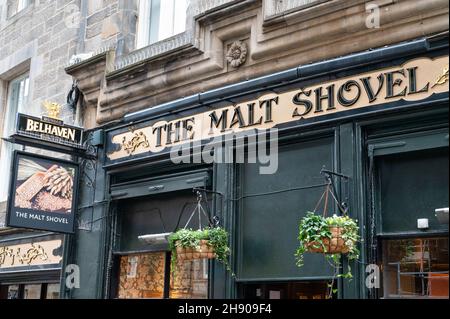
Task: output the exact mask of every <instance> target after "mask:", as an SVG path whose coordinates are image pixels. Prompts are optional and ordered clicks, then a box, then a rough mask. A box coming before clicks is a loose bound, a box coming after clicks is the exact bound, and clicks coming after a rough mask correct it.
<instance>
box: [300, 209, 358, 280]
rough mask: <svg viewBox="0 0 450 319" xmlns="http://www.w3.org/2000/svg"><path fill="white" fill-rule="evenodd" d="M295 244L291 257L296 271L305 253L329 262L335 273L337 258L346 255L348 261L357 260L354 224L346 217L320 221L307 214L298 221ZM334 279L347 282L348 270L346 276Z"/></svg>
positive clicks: (338, 260)
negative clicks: (293, 256) (317, 255)
mask: <svg viewBox="0 0 450 319" xmlns="http://www.w3.org/2000/svg"><path fill="white" fill-rule="evenodd" d="M298 240H299V241H300V245H299V247H298V249H297V252H296V254H295V256H296V258H297V266H299V267H302V266H303V255H304V254H305V253H307V252H309V253H321V254H324V255H325V256H326V258H327V259H330V260H331V261H332V262H333V266H334V267H335V269H336V271H337V270H338V269H339V267H340V256H341V255H346V256H347V258H348V259H349V260H356V259H358V258H359V250H358V247H357V243H358V241H359V227H358V223H357V221H356V220H353V219H351V218H350V217H348V216H336V215H333V216H332V217H323V216H319V215H316V214H315V213H312V212H308V213H307V214H306V216H305V217H304V218H303V219H302V220H301V221H300V224H299V233H298ZM337 276H338V277H344V278H351V277H352V275H351V269H350V266H349V268H348V272H347V273H346V274H343V275H337Z"/></svg>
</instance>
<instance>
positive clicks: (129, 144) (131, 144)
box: [122, 132, 150, 155]
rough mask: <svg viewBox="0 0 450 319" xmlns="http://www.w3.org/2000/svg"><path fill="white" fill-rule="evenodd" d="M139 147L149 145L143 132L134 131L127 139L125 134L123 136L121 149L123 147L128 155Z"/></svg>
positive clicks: (147, 146)
mask: <svg viewBox="0 0 450 319" xmlns="http://www.w3.org/2000/svg"><path fill="white" fill-rule="evenodd" d="M139 147H144V148H149V147H150V143H149V142H148V140H147V136H146V135H145V134H144V132H139V133H134V136H133V137H132V138H131V140H129V141H127V137H126V136H124V137H123V140H122V149H124V150H125V151H126V152H127V153H128V155H132V154H133V153H134V152H135V151H136V150H137V149H138V148H139Z"/></svg>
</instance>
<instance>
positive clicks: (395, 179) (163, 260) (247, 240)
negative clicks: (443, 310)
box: [62, 1, 449, 299]
mask: <svg viewBox="0 0 450 319" xmlns="http://www.w3.org/2000/svg"><path fill="white" fill-rule="evenodd" d="M213 2H214V1H212V2H211V4H210V7H207V8H203V7H201V5H200V2H198V3H197V2H195V1H194V2H192V3H191V6H192V7H188V9H187V12H188V14H187V17H186V19H187V24H186V29H185V30H184V31H183V32H181V33H179V34H175V35H173V36H172V37H169V38H168V39H165V40H161V41H156V42H152V41H150V43H149V44H148V43H147V45H145V46H143V47H142V48H140V49H137V50H136V51H130V52H129V53H126V54H125V53H123V55H120V54H119V52H118V49H117V48H114V49H111V50H106V51H103V52H101V53H99V54H97V55H94V56H91V57H89V58H87V59H85V60H82V61H78V62H76V63H74V64H72V65H70V66H68V67H67V68H66V72H67V73H68V74H70V75H72V76H73V77H74V78H75V79H76V80H77V81H78V87H79V88H80V90H81V92H82V93H83V102H82V106H81V107H83V108H84V119H85V127H86V128H87V131H86V132H85V139H86V143H87V145H88V147H87V149H88V150H89V151H90V152H91V155H92V157H89V158H87V159H84V160H83V161H82V163H81V166H80V169H81V170H82V172H81V175H82V176H83V178H84V180H83V181H84V182H83V183H80V189H79V201H78V210H77V216H76V217H75V218H77V220H78V223H77V225H78V229H76V230H75V234H74V235H67V236H66V249H65V250H64V258H63V260H64V264H65V265H77V267H79V270H80V271H79V275H80V278H79V279H80V284H79V287H77V288H74V289H68V288H67V287H65V288H64V289H62V294H63V296H64V297H65V298H160V299H163V298H237V299H325V298H327V297H329V296H328V295H327V287H328V285H329V284H330V282H333V285H335V287H336V288H337V292H336V293H335V294H334V295H333V296H332V297H333V298H339V299H354V298H358V299H363V298H448V176H449V174H448V138H449V137H448V136H449V135H448V134H449V133H448V91H449V86H448V85H449V84H448V70H449V62H448V22H446V23H444V22H443V18H446V19H447V18H448V3H447V4H446V6H445V3H444V2H442V3H441V2H440V1H435V2H433V5H431V6H428V7H427V8H424V7H422V2H420V1H405V2H392V3H389V4H386V3H385V2H383V3H382V4H381V3H380V4H378V5H379V6H381V7H382V8H384V9H386V10H381V13H380V14H381V25H380V27H379V28H373V29H370V28H369V27H368V26H367V25H366V23H367V16H368V15H369V14H373V13H374V12H372V11H367V10H366V9H367V8H366V5H365V1H352V2H347V1H312V2H311V1H307V3H306V2H304V1H303V2H302V1H299V2H302V4H298V5H292V7H286V8H283V7H281V5H279V4H274V3H275V2H276V3H278V2H277V1H222V2H220V3H216V4H214V3H213ZM293 2H296V3H297V1H293ZM197 4H198V6H196V5H197ZM134 8H135V9H136V10H138V11H139V12H142V11H140V10H144V9H145V8H144V9H143V8H142V6H138V5H137V4H136V6H135V7H134ZM406 9H409V10H410V11H409V12H411V16H412V17H413V18H410V17H408V19H409V20H408V22H405V21H406V20H407V17H406V16H405V15H404V14H403V13H402V12H405V10H406ZM424 11H426V12H427V13H428V16H429V20H427V21H426V22H424V23H425V25H426V27H425V26H421V27H419V26H417V25H416V24H414V22H411V21H412V20H414V19H416V18H417V19H421V18H419V16H422V15H423V12H424ZM143 12H146V11H145V10H144V11H143ZM402 21H403V22H404V24H402ZM417 21H419V20H417ZM408 23H411V25H409V24H408ZM350 24H353V25H352V27H350V26H349V25H350ZM319 25H320V26H319ZM358 28H359V29H358ZM139 29H140V27H139V25H138V30H139ZM425 29H426V30H425ZM280 30H284V31H280ZM424 30H425V31H424ZM424 34H425V35H424ZM150 38H151V36H150ZM380 39H382V40H380ZM138 40H139V37H138V39H137V41H138ZM177 41H181V42H180V43H183V44H182V45H178V44H177V43H179V42H177ZM183 41H185V42H183ZM163 45H165V46H166V47H170V49H168V50H166V49H164V48H163ZM118 47H120V46H118ZM158 50H159V51H158ZM326 178H328V179H326ZM330 180H331V181H332V183H333V187H335V193H334V194H335V196H336V198H335V201H334V202H333V204H331V200H330V204H329V205H328V206H327V205H325V206H326V207H325V208H324V209H323V213H324V214H325V213H327V214H328V215H334V214H340V213H341V212H340V207H341V206H342V207H345V211H346V212H347V213H348V215H349V216H350V217H351V218H353V219H354V220H357V222H358V226H359V236H360V241H359V243H358V245H359V246H358V247H359V250H360V256H359V258H358V259H357V260H356V261H348V260H347V259H346V257H345V256H344V257H343V259H342V262H343V266H344V267H347V266H350V267H351V273H352V276H353V280H351V281H349V280H347V279H344V278H339V279H337V280H333V278H335V269H333V268H332V267H331V266H330V265H329V263H328V262H327V261H326V259H324V258H323V256H321V255H320V254H306V255H305V258H304V265H303V267H301V268H299V267H298V266H297V264H296V260H295V252H296V249H297V247H298V245H299V242H298V231H299V229H298V226H299V221H300V219H301V218H302V217H304V216H305V215H306V213H307V212H308V211H313V210H315V209H314V208H315V207H316V203H317V201H318V200H319V199H320V198H321V194H323V192H324V188H325V187H326V185H327V181H330ZM199 205H200V206H201V207H202V208H204V210H205V212H206V214H207V215H208V218H206V219H203V220H202V219H201V218H199V219H197V217H196V215H195V217H196V218H192V217H193V216H194V214H193V212H195V209H196V207H199ZM320 214H322V211H320ZM209 221H212V222H213V224H214V225H218V226H221V227H223V228H224V229H225V230H226V231H227V232H228V234H229V246H230V248H231V254H230V257H229V261H228V262H229V265H230V269H227V267H224V266H223V265H222V264H220V263H218V262H217V261H214V260H208V259H200V260H194V261H187V262H184V263H183V262H182V263H179V264H178V265H177V266H176V267H177V271H176V275H174V272H173V269H172V267H173V265H171V253H170V250H169V245H168V243H167V240H166V239H167V234H170V233H173V232H175V231H176V230H178V229H180V228H183V227H187V228H194V229H198V228H201V227H205V226H207V224H208V222H209ZM146 238H147V239H148V238H152V239H153V240H146ZM338 271H340V272H342V269H339V270H338ZM368 278H369V279H370V280H368Z"/></svg>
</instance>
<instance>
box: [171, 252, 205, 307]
mask: <svg viewBox="0 0 450 319" xmlns="http://www.w3.org/2000/svg"><path fill="white" fill-rule="evenodd" d="M176 268H177V269H176V271H175V272H172V275H171V283H170V298H172V299H207V298H208V260H207V259H200V260H193V261H180V262H179V263H178V264H177V267H176Z"/></svg>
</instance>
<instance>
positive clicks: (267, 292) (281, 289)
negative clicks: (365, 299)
mask: <svg viewBox="0 0 450 319" xmlns="http://www.w3.org/2000/svg"><path fill="white" fill-rule="evenodd" d="M328 294H329V282H327V281H304V282H289V283H258V284H245V285H243V286H242V295H243V297H244V298H245V299H329V295H328ZM335 297H336V296H335V295H333V298H335Z"/></svg>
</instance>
